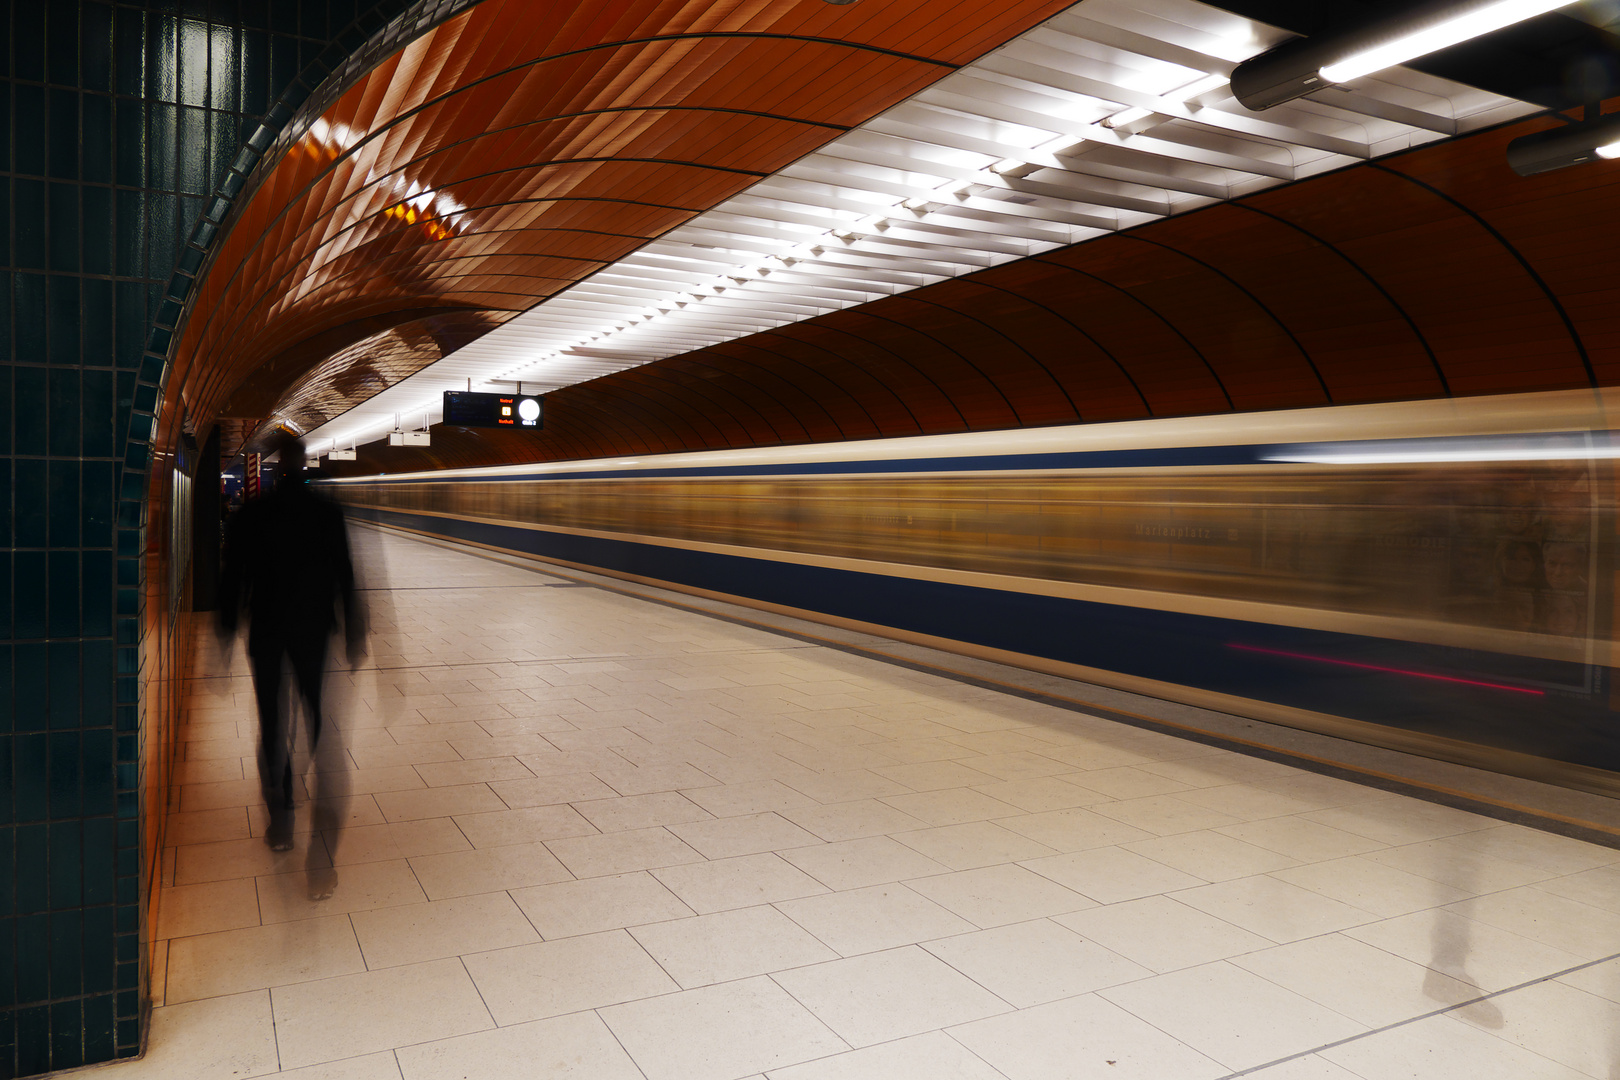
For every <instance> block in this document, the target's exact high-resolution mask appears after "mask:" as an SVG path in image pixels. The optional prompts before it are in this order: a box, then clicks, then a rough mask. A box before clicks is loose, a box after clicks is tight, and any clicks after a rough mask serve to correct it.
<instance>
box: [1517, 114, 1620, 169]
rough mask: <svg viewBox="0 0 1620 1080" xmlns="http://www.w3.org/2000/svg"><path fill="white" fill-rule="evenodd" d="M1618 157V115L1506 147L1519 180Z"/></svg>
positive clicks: (1522, 139)
mask: <svg viewBox="0 0 1620 1080" xmlns="http://www.w3.org/2000/svg"><path fill="white" fill-rule="evenodd" d="M1616 157H1620V113H1616V114H1614V115H1613V116H1604V117H1600V118H1598V119H1596V120H1583V121H1582V122H1580V123H1578V124H1568V125H1565V126H1564V127H1557V128H1552V129H1551V130H1549V131H1538V132H1536V133H1535V134H1534V135H1521V136H1519V137H1518V138H1517V139H1514V140H1513V141H1512V142H1510V143H1508V147H1507V163H1508V168H1510V169H1512V170H1513V171H1514V172H1516V173H1518V174H1519V175H1520V176H1535V175H1537V174H1538V173H1544V172H1553V171H1554V170H1556V169H1567V168H1569V167H1570V166H1571V165H1584V164H1586V163H1587V162H1590V161H1597V160H1598V159H1600V158H1616Z"/></svg>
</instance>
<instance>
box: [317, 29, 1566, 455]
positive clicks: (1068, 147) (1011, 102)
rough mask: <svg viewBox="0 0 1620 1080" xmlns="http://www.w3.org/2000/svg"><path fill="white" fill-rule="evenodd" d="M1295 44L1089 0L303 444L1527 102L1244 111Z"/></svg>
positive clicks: (859, 293) (645, 358)
mask: <svg viewBox="0 0 1620 1080" xmlns="http://www.w3.org/2000/svg"><path fill="white" fill-rule="evenodd" d="M1290 36H1291V35H1289V34H1288V33H1286V32H1284V31H1281V30H1278V29H1276V28H1274V27H1270V26H1267V25H1265V24H1262V23H1258V22H1254V21H1253V20H1250V19H1246V18H1243V17H1241V16H1237V15H1234V14H1232V13H1230V12H1225V11H1221V10H1219V9H1217V8H1213V7H1209V6H1208V5H1205V4H1202V3H1199V2H1197V0H1145V2H1143V0H1086V2H1085V3H1083V4H1077V5H1075V7H1073V8H1070V9H1069V10H1068V11H1066V12H1063V13H1061V14H1059V15H1057V16H1055V17H1053V18H1052V19H1049V20H1047V21H1046V22H1045V23H1043V24H1042V25H1041V26H1039V27H1036V28H1035V29H1033V30H1030V31H1029V32H1027V33H1025V34H1023V35H1022V36H1020V37H1018V38H1016V39H1014V40H1013V41H1011V42H1009V43H1007V44H1006V45H1004V46H1003V47H1001V48H999V49H997V50H995V51H994V52H992V53H990V54H988V55H986V56H984V57H982V58H980V59H979V60H978V61H976V62H975V63H973V64H970V65H968V66H967V67H965V68H963V69H961V70H959V71H957V72H954V73H952V74H951V75H948V76H946V77H945V78H943V79H941V80H939V81H938V82H936V83H934V84H933V85H932V86H930V87H928V88H927V89H925V90H923V91H922V92H920V93H918V94H917V95H915V96H913V97H912V98H910V99H908V100H906V101H904V102H901V103H900V104H899V105H897V106H895V107H894V108H892V109H890V110H888V111H887V112H885V113H883V114H882V115H880V116H878V117H876V118H874V119H873V120H871V121H869V122H867V123H866V124H864V125H862V126H860V127H859V128H856V129H855V130H853V131H850V132H848V133H846V134H844V135H842V136H840V137H839V138H838V139H836V140H834V141H833V142H831V143H829V144H827V145H826V146H824V147H822V148H821V149H820V150H818V151H816V152H814V153H812V154H809V155H807V156H806V157H804V158H801V159H800V160H798V161H796V162H794V163H793V164H792V165H790V166H788V167H787V168H785V169H783V170H781V171H780V172H778V173H777V174H775V175H773V176H770V177H767V178H765V179H763V180H761V181H759V182H758V183H756V184H754V185H753V186H751V187H750V188H748V189H747V190H746V191H745V192H743V193H742V194H739V195H737V196H734V197H733V198H731V199H729V200H727V201H726V202H723V203H721V204H720V205H719V206H717V207H715V208H714V209H712V210H710V211H709V212H707V213H704V214H701V215H698V216H697V217H695V218H693V219H692V220H690V221H689V222H687V223H686V224H684V225H681V226H679V227H677V228H675V229H673V230H671V231H670V232H668V233H665V234H664V235H663V236H662V237H660V238H659V239H657V240H655V241H652V242H650V243H647V244H645V245H644V246H642V247H641V248H639V249H638V250H636V251H635V252H633V253H631V254H629V255H627V256H625V257H624V258H622V259H620V260H619V261H618V262H616V263H614V264H612V265H610V266H607V267H604V268H603V269H601V270H599V271H598V272H597V273H596V274H595V275H594V276H592V277H590V278H587V279H586V280H584V281H581V282H580V283H578V284H576V285H573V286H571V287H569V288H566V289H563V290H562V291H560V292H559V293H557V294H555V295H554V296H552V297H550V298H549V299H547V300H545V301H543V302H542V303H540V304H538V305H536V306H535V307H533V308H531V309H530V310H528V311H526V312H524V313H523V314H521V315H518V316H517V317H515V318H513V319H511V320H510V321H509V322H507V323H506V324H505V325H504V326H501V327H499V328H497V329H495V330H493V331H491V332H490V333H488V334H486V335H485V336H484V337H482V338H480V339H478V340H476V341H474V342H473V343H471V344H469V345H467V346H465V347H464V348H462V349H460V350H459V351H457V352H455V353H453V354H451V355H450V356H448V357H446V358H444V359H442V360H440V361H438V362H437V363H435V364H433V365H431V366H429V367H427V368H425V369H423V370H422V371H420V372H418V373H417V374H415V375H412V376H410V377H409V378H406V379H404V380H402V381H401V382H399V383H396V384H395V385H393V386H391V387H389V388H388V389H386V390H384V391H383V392H381V393H379V394H377V395H376V396H375V397H373V398H372V399H371V400H370V401H367V402H366V403H364V404H362V405H360V406H357V407H356V408H353V409H351V410H350V411H349V412H347V413H345V414H343V415H342V416H339V417H337V418H335V419H332V420H329V421H328V422H327V423H325V424H323V425H322V426H320V427H318V428H316V429H315V430H314V431H312V432H310V433H309V438H310V443H311V448H312V449H313V450H320V449H323V448H324V447H326V446H327V445H337V446H349V445H353V444H354V443H356V442H365V441H369V440H371V439H374V438H379V437H381V435H382V434H383V433H384V432H385V431H386V430H387V429H388V428H390V427H391V426H392V425H393V423H394V418H395V416H396V414H402V413H403V414H409V415H420V414H422V413H424V412H425V413H427V414H428V415H429V416H430V417H436V416H437V414H438V407H439V397H440V394H441V393H442V391H444V390H449V389H458V388H459V389H464V388H466V386H467V385H468V381H469V380H471V382H472V384H473V385H474V386H475V387H476V386H478V385H480V384H483V385H485V386H486V387H487V386H489V385H491V384H492V383H494V381H495V380H504V381H505V382H503V383H502V385H506V384H508V383H510V382H511V381H515V380H521V381H522V382H523V384H524V388H525V389H526V390H528V389H531V388H532V389H533V390H534V391H538V392H544V391H547V390H553V389H557V388H560V387H563V386H567V385H571V384H573V383H577V382H581V381H585V380H588V379H592V378H597V377H600V376H602V375H606V374H609V373H611V372H614V371H620V370H623V369H625V368H628V367H633V366H636V365H638V364H642V363H646V362H649V361H653V360H659V359H663V358H666V357H669V356H674V355H679V354H680V353H684V352H688V351H690V350H693V349H698V348H702V347H705V346H710V345H715V344H719V343H721V342H725V341H729V340H733V339H735V338H738V337H741V336H744V335H747V334H750V333H756V332H759V331H762V330H768V329H771V328H774V327H777V326H782V325H786V324H788V323H792V322H797V321H800V320H803V319H807V318H812V317H815V316H817V315H821V314H825V313H828V312H832V311H837V310H840V309H842V308H846V307H850V306H853V305H856V304H861V303H865V302H867V301H869V300H873V299H877V298H879V297H882V296H890V295H894V294H895V293H899V292H904V291H906V290H909V289H912V288H917V287H920V286H922V285H927V284H930V283H932V282H936V281H941V280H944V279H946V278H950V277H954V276H957V275H960V274H964V273H969V272H972V271H973V270H977V269H982V268H986V267H990V266H995V265H998V264H1001V263H1004V262H1008V261H1010V260H1013V259H1018V258H1023V257H1026V256H1029V255H1035V254H1039V253H1041V252H1044V251H1050V250H1052V249H1054V248H1057V247H1061V246H1065V245H1068V244H1073V243H1077V242H1080V241H1083V240H1086V239H1089V238H1092V237H1096V236H1101V235H1105V234H1107V233H1110V232H1114V231H1117V230H1120V229H1127V228H1131V227H1133V226H1136V225H1140V224H1144V223H1147V222H1150V221H1154V220H1157V219H1160V218H1163V217H1165V216H1168V215H1170V214H1177V213H1183V212H1186V211H1188V210H1192V209H1196V208H1198V207H1201V206H1207V205H1210V204H1211V203H1215V202H1219V201H1223V200H1226V199H1230V198H1235V197H1238V196H1242V195H1246V194H1249V193H1251V192H1255V191H1259V190H1262V189H1264V188H1267V187H1271V186H1274V185H1277V184H1280V183H1286V182H1288V181H1291V180H1297V179H1302V178H1304V177H1306V176H1312V175H1316V174H1318V173H1322V172H1326V171H1329V170H1332V169H1336V168H1340V167H1342V166H1345V165H1349V164H1353V163H1355V162H1358V161H1366V160H1369V159H1373V158H1376V157H1379V156H1381V155H1384V154H1389V153H1393V152H1395V151H1398V150H1404V149H1407V148H1408V147H1411V146H1416V145H1420V144H1422V143H1426V142H1432V141H1435V140H1437V139H1440V138H1443V137H1446V136H1449V135H1453V134H1458V133H1461V132H1465V131H1469V130H1473V129H1476V128H1479V127H1484V126H1488V125H1490V124H1495V123H1499V122H1501V121H1504V120H1509V119H1512V118H1514V117H1517V116H1522V115H1526V114H1529V113H1531V112H1534V111H1536V108H1535V106H1532V105H1529V104H1526V103H1524V102H1520V101H1517V100H1514V99H1511V98H1504V97H1500V96H1498V95H1494V94H1490V93H1486V92H1484V91H1480V90H1476V89H1473V88H1471V87H1466V86H1462V85H1460V84H1456V83H1450V82H1447V81H1445V80H1443V79H1438V78H1435V77H1433V76H1429V75H1424V74H1421V73H1419V72H1415V71H1411V70H1409V69H1405V68H1394V69H1390V70H1387V71H1384V72H1380V73H1379V74H1377V75H1376V76H1371V77H1367V78H1363V79H1359V80H1356V81H1355V82H1354V83H1352V84H1351V85H1349V86H1348V87H1343V88H1340V87H1330V88H1328V89H1324V90H1321V91H1319V92H1317V93H1315V94H1313V95H1311V96H1310V97H1307V98H1301V99H1299V100H1296V101H1293V102H1289V103H1287V104H1286V105H1281V106H1278V107H1276V108H1273V109H1270V110H1267V112H1266V113H1265V114H1264V116H1261V115H1259V114H1255V113H1251V112H1249V111H1248V110H1247V109H1245V108H1244V107H1243V106H1241V105H1239V104H1238V103H1237V102H1236V100H1235V99H1234V98H1233V97H1232V95H1231V92H1230V89H1229V88H1228V87H1227V85H1226V78H1227V77H1228V76H1229V75H1230V74H1231V72H1232V69H1233V68H1234V67H1236V65H1237V64H1238V63H1240V62H1242V61H1243V60H1246V59H1248V58H1249V57H1251V56H1254V55H1257V54H1259V53H1261V52H1264V51H1265V50H1267V49H1269V48H1271V47H1272V46H1274V45H1277V44H1279V43H1281V42H1282V41H1284V40H1286V39H1288V38H1289V37H1290ZM477 215H478V211H477V210H469V211H467V212H466V213H465V215H464V219H463V221H462V222H461V228H462V230H463V231H478V230H479V226H480V224H481V223H480V222H478V221H477ZM484 224H492V223H484Z"/></svg>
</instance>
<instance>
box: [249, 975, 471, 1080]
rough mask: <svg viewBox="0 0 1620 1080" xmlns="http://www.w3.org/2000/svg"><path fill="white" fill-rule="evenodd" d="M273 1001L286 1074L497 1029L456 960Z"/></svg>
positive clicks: (309, 987) (304, 988)
mask: <svg viewBox="0 0 1620 1080" xmlns="http://www.w3.org/2000/svg"><path fill="white" fill-rule="evenodd" d="M270 996H271V1001H272V1003H273V1006H274V1009H275V1016H276V1036H277V1045H278V1047H279V1049H280V1051H281V1064H282V1065H283V1066H284V1067H286V1068H298V1067H300V1066H304V1065H312V1064H315V1063H317V1062H323V1061H333V1060H337V1059H340V1058H346V1057H354V1056H355V1055H357V1054H365V1053H371V1052H373V1051H378V1050H386V1049H391V1048H393V1047H396V1046H404V1045H407V1044H409V1043H417V1042H428V1041H432V1040H437V1039H446V1038H449V1037H451V1036H453V1035H464V1034H467V1033H468V1032H472V1031H482V1030H484V1029H486V1028H489V1027H492V1026H494V1025H493V1024H492V1023H491V1021H490V1015H489V1011H488V1010H487V1009H485V1008H484V1003H483V1001H482V1000H480V998H479V995H478V990H477V988H475V987H474V986H473V982H472V980H471V979H469V978H468V977H467V971H466V969H465V968H463V967H462V965H461V961H460V960H455V959H451V960H435V961H432V962H430V963H425V964H411V965H409V966H407V967H398V968H387V969H385V970H382V971H366V972H362V973H360V974H357V975H343V976H339V977H337V978H332V979H321V980H318V981H316V982H304V983H299V984H297V985H294V986H281V987H277V988H276V989H274V990H272V991H271V995H270Z"/></svg>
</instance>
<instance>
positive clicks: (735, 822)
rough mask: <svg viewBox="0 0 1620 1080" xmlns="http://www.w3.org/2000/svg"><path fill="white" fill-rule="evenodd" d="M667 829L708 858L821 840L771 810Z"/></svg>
mask: <svg viewBox="0 0 1620 1080" xmlns="http://www.w3.org/2000/svg"><path fill="white" fill-rule="evenodd" d="M669 831H670V832H672V833H674V834H675V835H676V836H678V837H680V838H681V839H682V840H683V841H685V842H686V843H687V845H688V846H690V847H692V848H693V849H695V850H697V851H700V852H702V853H703V856H704V858H707V859H730V858H734V857H736V856H738V855H756V854H759V853H760V852H763V851H782V850H785V849H788V848H802V847H806V846H809V845H816V846H820V845H821V843H822V840H821V838H820V837H818V836H816V835H815V834H814V833H809V832H806V831H805V830H803V829H801V828H799V827H798V826H797V825H795V824H793V822H791V821H788V820H787V819H786V818H784V817H782V816H781V815H780V814H775V813H770V812H767V813H763V814H743V815H740V816H737V817H725V818H712V819H710V820H708V821H697V822H692V823H689V824H684V825H671V826H670V827H669Z"/></svg>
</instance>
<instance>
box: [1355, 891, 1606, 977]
mask: <svg viewBox="0 0 1620 1080" xmlns="http://www.w3.org/2000/svg"><path fill="white" fill-rule="evenodd" d="M1344 934H1345V936H1346V937H1351V938H1355V939H1356V940H1357V941H1365V942H1366V943H1367V944H1369V945H1373V946H1376V947H1377V948H1380V949H1383V950H1384V951H1385V952H1390V953H1394V954H1395V955H1396V956H1401V957H1405V958H1406V959H1408V960H1411V961H1412V962H1414V963H1418V964H1424V965H1426V966H1428V967H1432V968H1434V969H1435V970H1436V971H1439V972H1441V973H1442V974H1444V975H1448V976H1450V977H1451V978H1454V979H1459V980H1461V981H1462V982H1467V983H1473V984H1474V985H1475V986H1478V987H1482V988H1483V989H1485V990H1492V991H1494V990H1501V989H1503V988H1504V987H1508V986H1516V985H1518V984H1519V983H1522V982H1528V981H1529V980H1531V979H1540V978H1544V977H1545V976H1548V975H1552V974H1555V973H1557V972H1560V971H1564V970H1567V969H1569V968H1572V967H1577V966H1579V965H1580V964H1581V963H1582V962H1583V961H1584V960H1585V959H1586V958H1585V957H1582V956H1579V955H1577V954H1575V953H1572V952H1566V951H1564V950H1563V949H1558V948H1554V947H1553V946H1551V945H1545V944H1543V943H1541V942H1539V941H1534V940H1532V939H1530V938H1527V937H1522V936H1520V935H1519V934H1514V933H1510V932H1508V931H1506V930H1502V929H1499V928H1497V927H1495V926H1492V925H1490V924H1489V923H1482V922H1475V921H1474V920H1473V919H1468V918H1464V917H1463V916H1461V915H1459V914H1457V913H1456V912H1455V911H1451V910H1449V909H1446V908H1436V909H1434V910H1431V911H1414V912H1413V913H1412V914H1410V915H1401V916H1398V917H1396V918H1393V919H1385V920H1383V921H1381V922H1375V923H1369V924H1367V925H1365V926H1356V927H1351V928H1349V929H1347V930H1345V931H1344Z"/></svg>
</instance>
